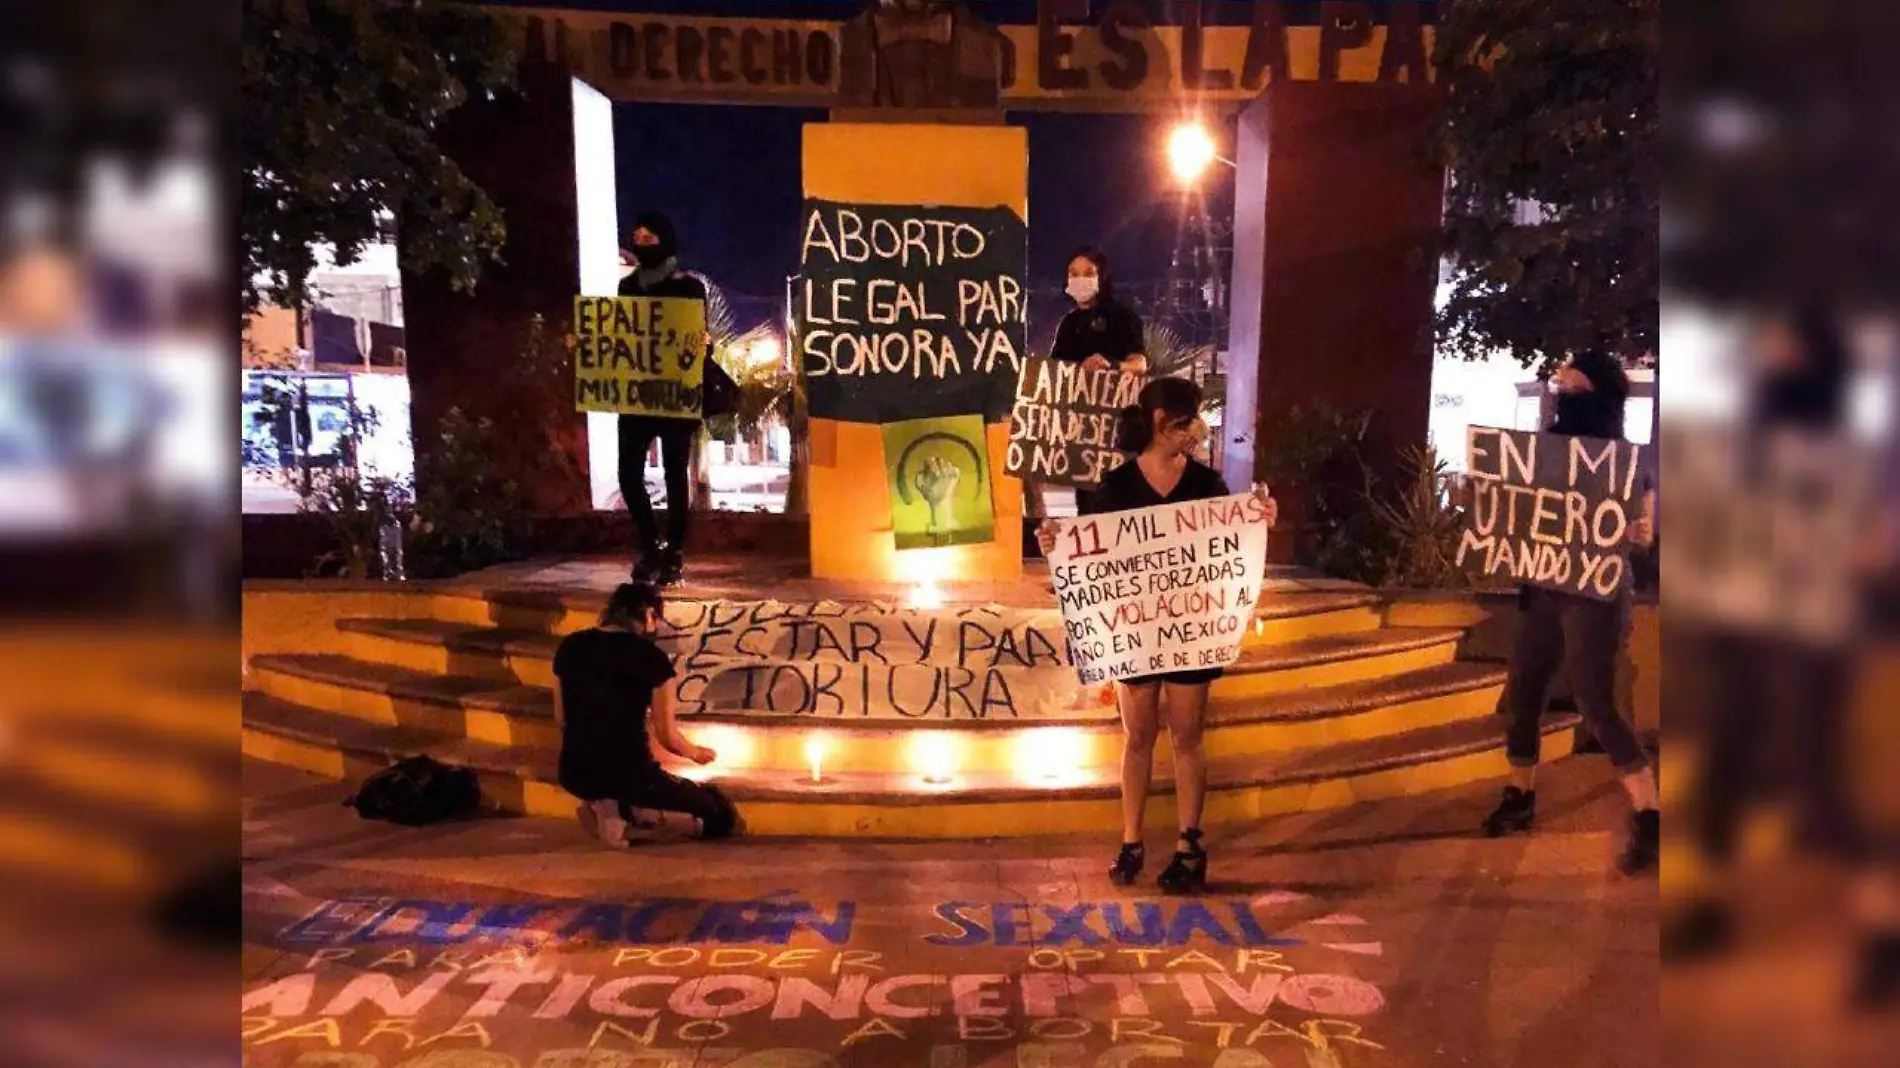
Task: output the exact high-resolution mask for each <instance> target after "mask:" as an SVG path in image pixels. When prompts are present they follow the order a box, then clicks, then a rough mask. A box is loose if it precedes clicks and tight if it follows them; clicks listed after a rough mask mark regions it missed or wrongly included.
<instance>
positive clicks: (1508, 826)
mask: <svg viewBox="0 0 1900 1068" xmlns="http://www.w3.org/2000/svg"><path fill="white" fill-rule="evenodd" d="M1536 819H1537V791H1536V790H1520V789H1518V788H1517V787H1515V786H1506V787H1505V788H1504V797H1503V799H1502V800H1500V801H1499V802H1498V807H1497V808H1494V809H1492V810H1491V814H1490V815H1489V816H1486V817H1485V818H1484V834H1485V837H1487V838H1502V837H1503V836H1505V835H1507V834H1510V833H1511V832H1512V831H1528V830H1530V829H1531V823H1532V822H1533V821H1535V820H1536Z"/></svg>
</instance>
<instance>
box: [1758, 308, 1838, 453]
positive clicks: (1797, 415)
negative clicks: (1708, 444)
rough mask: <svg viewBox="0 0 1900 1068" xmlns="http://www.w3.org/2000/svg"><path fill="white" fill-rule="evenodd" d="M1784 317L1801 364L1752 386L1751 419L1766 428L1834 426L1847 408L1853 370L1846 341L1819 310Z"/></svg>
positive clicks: (1800, 310)
mask: <svg viewBox="0 0 1900 1068" xmlns="http://www.w3.org/2000/svg"><path fill="white" fill-rule="evenodd" d="M1787 319H1788V326H1789V329H1790V330H1792V331H1793V333H1794V337H1795V341H1796V343H1797V344H1799V345H1800V346H1801V363H1800V365H1799V366H1798V367H1795V368H1791V369H1788V370H1784V371H1780V372H1778V373H1776V374H1773V375H1770V376H1768V378H1767V379H1766V380H1764V381H1763V382H1761V383H1760V384H1758V385H1757V386H1756V388H1755V392H1756V397H1755V399H1754V401H1753V407H1754V414H1755V418H1756V419H1757V420H1759V421H1760V422H1762V423H1764V424H1781V423H1786V424H1790V425H1799V426H1810V427H1831V426H1834V425H1836V424H1838V423H1839V422H1840V421H1841V419H1842V417H1843V414H1844V413H1845V411H1846V409H1847V383H1848V379H1849V377H1850V375H1851V374H1852V372H1853V358H1852V353H1851V351H1850V349H1849V348H1848V341H1847V337H1846V335H1845V334H1844V333H1842V331H1841V328H1840V324H1839V322H1838V320H1836V319H1835V318H1834V316H1832V315H1830V314H1829V313H1828V312H1827V311H1826V310H1825V309H1823V308H1820V307H1815V306H1807V307H1802V308H1798V309H1796V310H1795V311H1793V312H1791V313H1789V315H1788V317H1787Z"/></svg>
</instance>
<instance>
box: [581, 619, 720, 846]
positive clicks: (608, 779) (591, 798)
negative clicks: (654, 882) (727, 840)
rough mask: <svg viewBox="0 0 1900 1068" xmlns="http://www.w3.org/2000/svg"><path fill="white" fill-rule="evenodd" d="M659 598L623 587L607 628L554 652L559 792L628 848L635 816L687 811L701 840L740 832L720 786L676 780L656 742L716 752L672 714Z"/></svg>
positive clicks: (706, 759) (707, 757)
mask: <svg viewBox="0 0 1900 1068" xmlns="http://www.w3.org/2000/svg"><path fill="white" fill-rule="evenodd" d="M664 607H665V604H664V602H663V601H662V599H661V597H660V594H659V592H658V591H657V590H655V589H654V588H653V587H652V586H650V585H647V584H645V583H637V582H636V583H627V584H626V585H623V586H621V587H619V588H618V589H616V590H615V591H614V593H613V597H612V598H611V599H609V601H608V602H607V609H606V611H604V612H602V613H601V616H600V625H599V626H597V627H590V628H588V629H587V630H582V631H577V632H575V633H573V634H570V635H568V636H567V637H566V638H563V639H562V640H561V645H560V648H559V649H557V650H556V651H555V653H554V675H555V682H554V719H555V723H556V724H557V725H558V726H559V727H560V728H561V763H560V779H561V787H562V788H563V789H565V790H566V791H567V792H568V793H571V794H573V795H574V796H575V797H578V798H580V799H581V800H582V801H583V802H584V804H582V805H581V808H580V819H581V823H582V824H583V825H584V826H586V827H587V829H588V831H589V832H590V833H593V834H597V835H599V836H600V837H601V838H602V839H603V840H605V841H607V842H608V843H609V844H613V845H625V844H626V836H627V823H628V821H629V820H631V819H632V818H633V810H634V809H636V808H641V809H658V810H661V811H664V812H682V813H685V814H687V815H689V816H692V817H694V818H695V819H697V820H698V821H699V826H700V837H702V838H724V837H726V836H728V835H730V834H732V833H733V830H734V828H735V827H736V825H737V823H738V812H737V810H735V809H734V808H733V806H732V802H731V801H730V800H728V799H727V798H726V796H725V795H724V794H722V793H720V792H719V791H718V790H717V789H715V788H713V787H711V786H707V785H704V784H701V783H696V782H691V781H688V780H686V779H682V778H680V777H678V776H676V775H670V774H668V773H667V772H666V771H665V770H664V769H662V768H661V767H660V765H659V762H658V761H656V760H654V758H653V748H652V746H651V745H650V744H649V741H648V738H649V735H650V736H651V738H652V740H653V741H655V742H657V743H658V744H659V746H660V748H662V749H665V750H666V751H667V752H670V753H674V754H676V755H678V756H681V757H684V758H685V759H687V760H690V761H692V762H694V763H695V764H710V763H712V761H713V759H714V753H713V751H712V750H710V749H708V748H706V747H705V746H703V745H694V744H693V743H692V742H691V741H689V740H687V738H686V737H685V736H684V735H682V734H681V733H680V729H679V722H678V720H677V718H676V717H675V715H674V699H673V689H672V687H670V686H668V685H666V684H667V682H668V681H670V680H671V679H672V678H673V675H674V671H673V662H672V660H670V659H669V658H668V657H667V655H666V653H665V652H663V651H662V650H661V649H660V647H659V646H658V645H656V644H654V641H653V639H654V636H655V635H656V634H657V633H658V631H659V624H660V613H661V611H662V609H663V608H664Z"/></svg>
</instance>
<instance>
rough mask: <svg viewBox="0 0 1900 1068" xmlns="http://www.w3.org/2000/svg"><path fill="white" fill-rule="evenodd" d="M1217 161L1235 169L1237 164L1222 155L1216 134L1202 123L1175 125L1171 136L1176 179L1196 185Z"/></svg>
mask: <svg viewBox="0 0 1900 1068" xmlns="http://www.w3.org/2000/svg"><path fill="white" fill-rule="evenodd" d="M1215 162H1220V163H1225V164H1227V165H1228V166H1229V167H1232V166H1234V161H1233V160H1230V159H1228V158H1226V157H1225V156H1222V155H1221V154H1220V152H1219V151H1217V150H1216V149H1215V147H1214V135H1212V134H1210V133H1208V132H1207V127H1205V126H1203V125H1201V124H1200V123H1199V122H1198V121H1193V120H1189V121H1185V122H1182V123H1179V124H1178V125H1176V126H1175V128H1174V131H1173V132H1172V133H1170V134H1169V135H1168V165H1169V166H1170V167H1172V168H1173V169H1174V176H1175V178H1177V179H1179V180H1180V182H1181V184H1182V185H1193V184H1194V183H1195V182H1198V181H1200V180H1201V175H1203V174H1205V173H1207V168H1208V167H1209V166H1211V165H1213V164H1214V163H1215Z"/></svg>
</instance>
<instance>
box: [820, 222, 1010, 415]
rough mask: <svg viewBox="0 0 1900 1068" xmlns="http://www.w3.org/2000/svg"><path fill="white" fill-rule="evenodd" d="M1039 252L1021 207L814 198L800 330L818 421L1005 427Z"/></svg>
mask: <svg viewBox="0 0 1900 1068" xmlns="http://www.w3.org/2000/svg"><path fill="white" fill-rule="evenodd" d="M1028 251H1029V232H1028V228H1027V227H1026V226H1025V225H1024V223H1023V220H1022V218H1021V217H1020V216H1018V215H1017V214H1016V213H1015V212H1014V211H1011V210H1010V209H1008V208H926V207H909V206H891V205H870V204H840V203H836V202H833V201H826V200H807V201H806V202H805V214H804V225H803V227H802V230H801V239H800V254H799V265H800V266H799V270H800V278H799V283H800V284H799V290H798V295H797V299H796V302H795V307H794V308H793V318H794V324H793V325H794V329H795V330H796V333H797V344H798V352H799V358H800V364H801V366H802V369H803V371H804V375H805V382H806V390H807V396H808V398H809V410H810V413H811V416H812V417H813V418H815V419H836V420H840V421H843V422H848V423H880V424H881V423H896V422H903V421H905V420H909V419H924V418H929V417H933V416H945V415H963V414H967V413H973V412H980V413H982V415H983V419H984V422H986V423H996V422H1001V421H1002V420H1003V418H1004V417H1005V416H1006V415H1007V414H1008V413H1009V411H1010V405H1011V401H1012V399H1013V398H1014V396H1015V390H1016V377H1017V374H1018V373H1019V372H1020V370H1021V367H1022V353H1023V351H1024V348H1025V330H1026V325H1025V324H1026V323H1027V316H1026V314H1025V307H1026V305H1025V300H1024V298H1025V293H1024V290H1023V276H1024V274H1025V272H1026V271H1027V270H1028Z"/></svg>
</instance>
